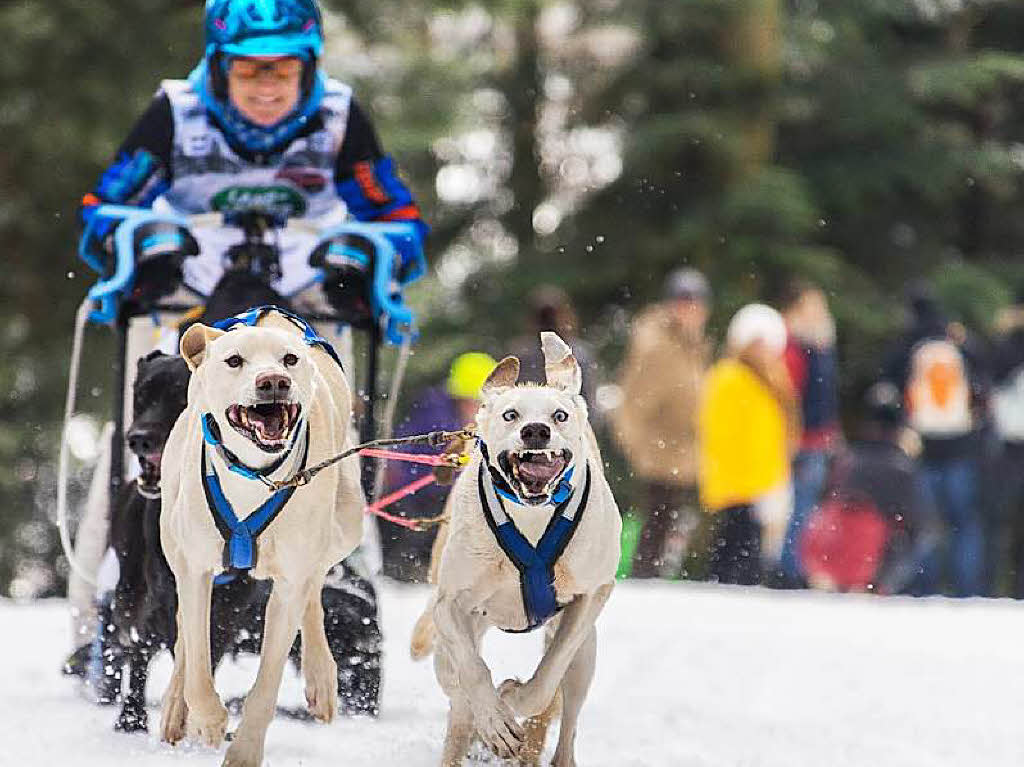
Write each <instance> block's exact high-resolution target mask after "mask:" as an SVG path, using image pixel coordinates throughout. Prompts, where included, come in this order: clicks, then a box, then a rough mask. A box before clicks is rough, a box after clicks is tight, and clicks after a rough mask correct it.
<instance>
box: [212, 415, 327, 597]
mask: <svg viewBox="0 0 1024 767" xmlns="http://www.w3.org/2000/svg"><path fill="white" fill-rule="evenodd" d="M208 421H212V418H210V417H209V415H207V416H206V417H204V419H203V435H204V439H203V449H202V455H201V458H200V461H201V466H200V471H201V472H202V478H203V492H204V493H205V494H206V505H207V506H208V507H209V509H210V513H211V514H212V515H213V521H214V523H215V524H216V525H217V530H219V531H220V534H221V536H222V537H223V538H224V559H223V564H224V567H225V568H226V569H227V570H228V571H229V572H230V573H238V572H240V571H246V570H251V569H252V568H254V567H255V566H256V555H257V547H256V541H257V538H259V536H260V534H261V533H262V532H263V531H264V530H266V529H267V527H269V526H270V523H271V522H273V521H274V520H275V519H276V518H277V515H278V514H280V513H281V510H282V509H283V508H284V507H285V505H286V504H287V503H288V501H289V500H291V497H292V495H293V494H294V493H295V489H296V488H295V487H294V486H293V487H286V488H284V489H282V490H278V491H276V492H275V493H273V494H272V495H271V496H270V498H268V499H267V500H266V501H264V502H263V503H261V504H260V506H259V507H258V508H257V509H256V510H255V511H253V512H252V513H251V514H249V515H248V516H246V517H245V518H244V519H239V518H238V515H237V514H236V513H235V509H234V507H233V506H232V505H231V502H230V501H229V500H228V499H227V497H226V496H225V495H224V489H223V488H222V487H221V483H220V477H218V476H217V469H216V468H215V467H214V465H213V459H212V458H211V456H210V452H209V450H208V449H207V447H208V446H209V445H213V446H214V448H215V449H218V450H219V451H223V452H221V455H224V453H227V454H228V455H233V454H232V453H230V451H227V450H226V449H225V448H224V446H223V445H222V444H220V442H219V440H218V441H217V442H212V443H211V442H210V441H209V438H208V436H207V435H208V434H209V432H208V431H207V426H206V424H207V423H208ZM298 442H301V443H302V444H301V447H298V445H297V444H296V443H298ZM296 447H298V449H295V448H296ZM288 454H293V462H294V464H295V466H293V473H294V472H299V471H302V470H303V469H304V468H305V467H306V459H307V458H308V456H309V427H308V426H304V427H301V433H300V435H299V437H298V438H297V439H296V440H295V443H293V444H292V447H291V448H289V450H288V453H286V455H285V456H284V458H287V456H288ZM235 461H236V462H237V458H236V459H235ZM283 463H284V460H283V459H279V460H277V461H275V462H274V467H276V468H280V467H281V466H282V465H283ZM239 467H240V468H241V469H242V470H239ZM228 468H229V470H230V471H233V472H235V473H238V474H241V475H242V476H243V477H246V478H248V479H255V478H257V477H258V476H262V477H265V476H266V475H268V474H270V473H272V471H273V469H270V468H268V469H262V470H260V471H256V470H253V469H249V468H248V467H243V466H242V465H241V464H239V463H236V464H235V465H232V464H231V463H230V462H229V463H228ZM218 577H219V576H218Z"/></svg>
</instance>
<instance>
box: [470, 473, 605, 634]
mask: <svg viewBox="0 0 1024 767" xmlns="http://www.w3.org/2000/svg"><path fill="white" fill-rule="evenodd" d="M563 485H564V486H565V488H566V490H565V491H564V493H562V498H561V499H556V498H555V497H554V495H553V496H552V503H557V504H558V507H557V508H556V509H555V511H554V513H553V514H552V515H551V520H550V521H549V522H548V526H547V528H546V529H545V530H544V534H543V535H541V537H540V540H538V541H537V545H536V547H534V546H532V545H530V542H529V541H528V540H527V539H526V536H524V535H523V534H522V533H521V532H520V530H519V528H518V527H516V524H515V522H513V521H512V517H510V516H509V515H508V514H507V513H506V512H505V505H504V500H502V499H503V498H508V497H509V496H508V495H506V493H502V492H500V491H499V489H498V486H497V485H496V484H495V482H494V478H493V476H492V472H491V471H490V466H489V465H488V462H487V460H486V457H485V459H484V460H483V461H481V462H480V471H479V475H478V477H477V489H478V491H479V493H480V505H481V506H482V507H483V510H484V518H485V519H486V520H487V526H488V527H490V528H491V532H492V533H493V534H494V538H495V540H497V542H498V545H499V546H500V547H501V549H502V551H504V552H505V556H507V557H508V558H509V560H510V561H511V562H512V564H514V565H515V566H516V569H517V570H518V571H519V585H520V588H521V590H522V593H523V610H524V612H525V613H526V623H527V626H526V628H525V629H504V630H505V631H507V632H509V633H512V634H521V633H525V632H527V631H533V630H534V629H535V628H537V627H538V626H541V625H543V624H544V623H545V622H546V621H547V620H548V619H549V618H550V617H551V616H552V615H554V614H555V613H557V612H558V611H559V610H561V609H562V608H563V607H564V606H565V605H561V604H559V603H558V598H557V595H556V594H555V563H556V562H557V561H558V559H559V558H560V557H561V556H562V552H564V551H565V547H566V546H568V545H569V541H570V540H572V536H573V534H574V533H575V532H576V528H577V527H578V526H579V523H580V519H581V518H582V517H583V510H584V509H585V508H586V505H587V499H588V497H589V496H590V466H589V464H588V465H587V467H586V479H585V480H584V482H583V484H582V486H580V487H577V488H575V490H573V489H572V486H571V485H569V484H568V481H567V480H566V479H563V481H562V482H560V483H559V488H560V489H561V488H562V487H563ZM556 492H557V491H556ZM510 500H512V501H513V502H515V503H519V500H518V499H517V498H516V497H515V496H514V495H512V497H511V498H510Z"/></svg>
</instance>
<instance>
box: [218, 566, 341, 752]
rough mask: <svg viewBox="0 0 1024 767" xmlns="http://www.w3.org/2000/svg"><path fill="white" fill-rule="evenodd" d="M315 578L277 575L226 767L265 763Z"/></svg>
mask: <svg viewBox="0 0 1024 767" xmlns="http://www.w3.org/2000/svg"><path fill="white" fill-rule="evenodd" d="M314 582H318V581H316V579H312V580H305V581H300V582H295V581H289V580H286V579H284V578H275V579H274V588H273V591H271V592H270V601H269V602H267V612H266V619H265V621H264V629H263V649H262V651H261V652H260V670H259V672H258V673H257V674H256V682H255V684H253V686H252V689H251V690H250V691H249V694H248V695H247V696H246V698H245V707H244V708H243V710H242V722H241V724H239V725H238V730H237V731H236V732H235V737H234V740H233V741H232V742H231V746H230V748H228V752H227V754H226V755H225V757H224V762H223V767H260V765H261V764H262V763H263V745H264V742H265V740H266V736H267V727H269V726H270V721H271V719H273V718H274V710H275V707H276V705H277V693H278V690H279V689H280V687H281V676H282V674H283V672H284V664H285V662H286V661H287V660H288V652H289V650H291V647H292V642H294V641H295V635H296V634H297V633H298V630H299V620H300V619H301V617H302V614H303V612H304V610H305V608H306V603H307V600H308V598H309V596H308V590H309V589H310V588H312V587H313V584H314ZM318 595H319V592H318ZM321 620H322V619H321ZM322 625H323V624H322V623H321V626H322Z"/></svg>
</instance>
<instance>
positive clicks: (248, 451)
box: [133, 310, 621, 767]
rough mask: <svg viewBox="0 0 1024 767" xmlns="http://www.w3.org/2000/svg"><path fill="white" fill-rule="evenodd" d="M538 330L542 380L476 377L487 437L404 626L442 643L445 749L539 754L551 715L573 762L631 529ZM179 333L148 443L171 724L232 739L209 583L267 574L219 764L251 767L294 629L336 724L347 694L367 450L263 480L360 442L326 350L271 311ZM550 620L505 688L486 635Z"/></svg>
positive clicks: (201, 737) (507, 371) (175, 730)
mask: <svg viewBox="0 0 1024 767" xmlns="http://www.w3.org/2000/svg"><path fill="white" fill-rule="evenodd" d="M541 344H542V348H543V353H544V359H545V371H546V383H545V384H544V385H535V384H519V383H517V380H518V375H519V362H518V360H517V359H516V358H514V357H507V358H505V359H504V360H502V362H501V363H499V365H498V366H497V368H495V370H494V372H493V373H491V375H490V377H489V378H488V379H487V381H486V383H485V384H484V388H483V393H482V402H481V406H480V410H479V413H478V415H477V419H476V430H477V444H476V446H475V447H474V448H473V450H472V453H471V457H470V461H469V463H468V465H467V466H466V467H465V469H464V470H463V471H462V472H461V473H460V475H459V476H458V479H457V480H456V482H455V485H454V486H453V488H452V491H451V493H450V495H449V498H448V502H447V505H446V511H447V516H448V523H447V525H446V526H445V528H444V529H443V530H442V532H441V534H440V535H439V538H438V542H437V544H436V545H435V548H434V562H433V564H432V570H433V571H434V572H435V574H436V577H435V578H434V580H435V581H436V590H435V593H434V594H433V595H432V596H431V598H430V601H429V604H428V605H427V608H426V610H425V611H424V614H423V616H422V617H421V618H420V620H419V622H418V623H417V628H416V635H415V637H414V640H413V643H414V652H415V653H417V654H418V655H420V656H423V655H425V654H427V653H429V652H430V651H431V649H432V650H433V654H434V664H435V671H436V675H437V679H438V682H439V683H440V685H441V687H442V689H443V690H444V692H445V694H446V695H447V696H448V698H449V701H450V709H449V714H448V723H447V732H446V734H445V738H444V746H443V753H442V764H443V765H459V764H461V763H462V760H463V758H464V757H465V756H466V755H467V753H468V752H469V749H470V747H471V745H472V743H473V742H474V740H479V741H480V742H482V744H483V745H484V746H485V747H487V748H489V749H490V750H491V751H493V752H494V753H495V754H496V755H498V756H499V757H501V758H504V759H516V760H518V762H519V763H521V764H537V763H538V761H539V758H540V755H541V752H542V750H543V747H544V738H545V735H546V730H547V726H548V724H549V723H550V721H551V720H552V719H555V718H560V720H561V725H560V730H559V735H558V741H557V746H556V750H555V755H554V760H553V764H554V765H557V766H558V767H567V766H569V765H574V764H575V760H574V753H573V749H574V739H575V734H576V723H577V719H578V716H579V713H580V709H581V708H582V705H583V701H584V699H585V697H586V694H587V690H588V688H589V686H590V681H591V678H592V676H593V672H594V663H595V657H596V632H595V621H596V619H597V616H598V615H599V614H600V612H601V610H602V608H603V607H604V604H605V602H606V601H607V599H608V596H609V594H610V593H611V589H612V586H613V583H614V574H615V570H616V566H617V564H618V557H619V537H620V532H621V527H620V519H619V512H618V509H617V507H616V504H615V500H614V498H613V497H612V493H611V490H610V488H609V486H608V483H607V481H606V480H605V477H604V473H603V467H604V465H603V462H602V459H601V455H600V452H599V449H598V446H597V442H596V440H595V438H594V434H593V431H592V430H591V427H590V425H589V422H588V418H587V407H586V404H585V402H584V400H583V398H582V397H581V396H580V389H581V373H580V368H579V365H578V364H577V361H576V359H575V358H574V357H573V355H572V352H571V350H570V349H569V347H568V346H567V345H566V344H565V343H564V342H563V341H562V339H560V338H559V337H558V336H557V335H556V334H554V333H542V334H541ZM180 350H181V356H182V358H183V359H184V361H185V363H186V364H187V366H188V368H189V370H190V371H191V377H190V379H189V382H188V403H187V406H186V407H185V410H184V412H183V413H182V414H181V416H180V417H178V418H177V420H176V421H175V422H174V426H173V428H172V429H171V432H170V434H169V436H167V439H166V444H165V446H164V449H163V450H162V457H159V456H158V457H157V460H158V462H159V471H158V476H159V484H160V496H161V501H160V503H161V510H160V514H159V538H160V546H161V547H162V551H163V554H164V556H165V557H166V562H167V564H168V565H169V567H170V570H171V571H172V572H173V575H174V582H175V588H176V592H177V614H176V634H175V636H176V639H175V640H174V671H173V674H172V676H171V680H170V682H169V684H168V688H167V691H166V693H165V695H164V698H163V710H162V715H161V724H160V732H161V737H162V739H163V740H165V741H167V742H170V743H177V742H178V741H180V740H182V739H184V738H189V739H191V740H195V741H198V742H200V743H202V744H205V745H207V746H211V747H219V746H220V744H221V743H222V742H223V740H224V739H225V733H226V727H227V720H228V712H227V710H226V708H225V706H224V704H223V703H222V702H221V699H220V698H219V696H218V694H217V691H216V689H215V687H214V681H213V674H212V669H213V666H214V663H215V661H216V658H215V657H214V654H215V653H216V652H217V648H214V649H213V650H211V630H212V629H213V628H214V627H213V626H211V596H212V594H213V593H214V591H213V589H214V581H215V578H216V579H218V583H220V582H221V580H223V579H225V577H226V576H234V577H244V578H254V579H257V580H263V579H272V582H273V588H272V590H271V593H270V596H269V599H268V601H267V604H266V615H265V622H264V626H263V632H262V648H261V657H260V663H259V671H258V674H257V677H256V681H255V683H254V684H253V687H252V689H251V690H250V692H249V694H248V696H247V697H246V700H245V704H244V707H243V711H242V718H241V722H240V724H239V725H238V728H237V730H236V731H235V733H234V736H233V738H232V739H231V743H230V745H229V747H228V749H227V752H226V755H225V757H224V761H223V764H224V765H230V766H231V767H242V766H245V767H259V765H261V764H262V761H263V749H264V742H265V738H266V732H267V728H268V726H269V724H270V721H271V719H272V718H273V716H274V713H275V707H276V701H277V695H278V690H279V687H280V683H281V678H282V674H283V670H284V665H285V663H286V661H287V659H288V656H289V653H290V652H291V651H292V648H293V644H294V642H295V638H296V635H297V634H299V635H300V636H301V649H300V650H299V652H300V654H301V670H302V674H303V677H304V682H305V696H306V702H307V705H308V709H309V712H310V714H311V715H312V716H313V717H314V718H316V719H318V720H320V721H323V722H329V721H331V720H332V718H333V717H334V715H335V713H336V711H337V690H338V670H337V665H336V661H335V658H334V656H333V655H332V652H331V647H330V645H329V644H328V637H327V634H326V632H325V629H324V608H323V604H322V601H321V590H322V588H323V586H324V581H325V578H326V576H327V573H328V570H330V569H331V567H332V566H333V565H334V564H335V563H337V562H339V561H340V560H342V559H344V558H345V557H346V556H347V555H348V554H349V553H351V552H352V550H353V549H354V548H355V547H356V546H357V545H358V544H359V543H360V541H361V538H362V524H363V518H362V517H363V508H364V499H363V495H362V491H361V488H360V484H359V471H358V465H357V462H356V461H354V460H344V461H341V462H339V463H335V464H333V465H332V466H331V467H330V468H327V469H325V470H324V471H322V472H321V473H319V474H318V475H317V476H316V477H315V478H313V479H312V480H311V481H310V482H309V483H308V484H306V485H303V486H300V487H297V488H296V487H289V488H284V489H274V488H273V487H272V485H273V483H275V482H280V481H282V480H286V479H288V478H290V477H293V476H294V475H295V474H297V473H298V472H300V471H302V470H303V469H304V468H306V467H307V466H313V465H315V464H317V463H319V462H321V461H324V460H325V459H328V458H330V457H332V456H335V455H337V454H339V453H341V452H343V451H345V450H347V449H349V448H351V447H352V446H353V445H352V444H350V433H351V430H350V429H349V428H348V425H349V423H350V421H351V419H352V395H351V392H350V390H349V386H348V384H347V381H346V378H345V375H344V373H343V372H342V370H341V367H340V365H339V364H338V363H337V360H336V356H335V355H334V354H333V350H331V349H330V347H329V346H327V345H326V344H325V343H323V341H322V339H320V338H318V337H317V336H316V335H315V334H314V333H311V332H310V330H309V328H308V326H305V325H304V324H303V323H302V322H301V321H300V320H298V319H297V318H295V317H292V316H289V315H287V314H285V313H282V312H278V311H275V310H268V311H263V312H258V313H255V314H251V315H250V317H249V321H248V322H240V323H237V324H235V325H233V326H230V327H228V328H227V329H220V328H213V327H207V326H205V325H201V324H197V325H193V326H192V327H191V328H189V330H188V331H187V332H186V333H185V334H184V336H183V337H182V339H181V344H180ZM144 468H145V466H144ZM541 626H543V627H544V630H545V644H544V648H545V649H544V652H543V656H542V658H541V659H540V662H539V664H538V666H537V668H536V671H535V672H534V673H533V675H532V677H531V678H530V679H528V680H526V681H519V680H511V679H510V680H505V681H504V682H502V683H501V684H500V685H498V687H497V688H495V686H494V684H493V682H492V678H491V672H490V669H489V668H488V667H487V665H486V663H485V662H484V660H483V658H482V657H481V652H480V646H481V640H482V637H483V635H484V633H485V632H486V631H487V629H489V628H491V627H496V628H498V629H501V630H503V631H508V632H524V631H530V630H532V629H535V628H539V627H541ZM133 677H134V671H133Z"/></svg>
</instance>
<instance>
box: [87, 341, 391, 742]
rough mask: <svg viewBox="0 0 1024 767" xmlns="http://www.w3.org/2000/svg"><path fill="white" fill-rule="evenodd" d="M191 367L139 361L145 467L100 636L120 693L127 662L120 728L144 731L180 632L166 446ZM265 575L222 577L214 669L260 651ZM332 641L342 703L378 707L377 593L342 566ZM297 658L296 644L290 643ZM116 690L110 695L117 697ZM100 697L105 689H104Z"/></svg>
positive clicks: (138, 428)
mask: <svg viewBox="0 0 1024 767" xmlns="http://www.w3.org/2000/svg"><path fill="white" fill-rule="evenodd" d="M188 378H189V373H188V369H187V367H186V366H185V364H184V362H183V361H182V360H181V359H180V358H178V357H172V356H168V355H164V354H161V353H159V352H153V353H151V354H150V355H148V356H147V357H145V358H143V359H141V360H139V365H138V376H137V378H136V383H135V393H134V402H133V411H134V412H133V422H132V425H131V427H130V428H129V429H128V431H127V434H126V438H127V441H128V445H129V448H130V449H131V450H132V451H133V452H134V453H135V454H136V455H137V456H138V458H139V463H140V465H141V467H142V473H141V475H140V476H139V478H138V479H137V480H136V481H134V482H132V483H129V484H128V485H126V486H125V487H124V488H123V490H122V492H121V495H120V497H119V498H118V503H117V509H116V511H115V514H114V519H113V520H112V525H111V545H112V547H113V548H114V551H115V553H116V555H117V559H118V564H119V566H120V573H119V578H118V583H117V588H116V590H115V593H114V598H113V601H112V603H111V605H110V608H109V616H110V619H109V621H107V620H105V619H104V625H107V623H109V629H108V630H107V631H105V632H104V633H103V635H102V640H103V641H102V646H103V649H102V656H103V665H104V667H105V669H107V670H108V675H109V678H108V680H107V681H109V682H110V684H109V685H108V686H109V687H110V688H111V689H112V690H114V691H120V687H121V673H122V668H123V666H124V665H127V666H128V667H129V689H128V694H127V695H125V696H124V698H123V705H122V710H121V713H120V716H119V717H118V720H117V723H116V725H115V728H116V729H118V730H122V731H128V732H133V731H139V730H145V729H147V725H148V722H147V718H148V717H147V712H146V707H145V689H146V681H147V678H148V669H149V662H150V660H151V658H152V657H153V656H154V655H155V654H156V653H158V652H159V651H160V650H161V649H164V648H167V649H173V647H174V641H175V637H176V633H177V627H176V621H175V612H176V609H177V597H176V593H175V583H174V576H173V574H172V573H171V570H170V568H169V567H168V565H167V561H166V559H165V558H164V555H163V551H162V549H161V546H160V499H159V498H160V496H159V492H160V490H159V479H160V476H159V471H160V453H161V451H162V449H163V445H164V443H165V441H166V439H167V436H168V434H169V433H170V430H171V427H172V426H173V424H174V421H175V420H176V419H177V417H178V416H179V415H180V414H181V412H182V411H183V410H184V408H185V404H186V394H187V388H188ZM270 589H271V585H270V582H268V581H256V580H253V579H251V578H248V577H245V576H241V577H236V578H234V579H233V580H231V581H229V582H226V583H223V584H218V585H216V586H215V587H214V589H213V601H212V605H211V649H212V659H213V663H214V666H215V667H216V665H217V663H218V662H219V660H220V659H221V658H222V657H223V656H224V655H225V654H226V653H232V654H237V653H238V652H243V651H248V652H256V653H258V652H259V650H260V644H261V640H262V625H263V613H264V610H265V608H266V602H267V599H268V598H269V595H270ZM323 604H324V612H325V625H326V630H327V638H328V643H329V645H330V647H331V651H332V654H333V655H334V658H335V660H336V662H337V664H338V691H339V697H340V698H341V709H342V711H343V712H347V713H359V714H370V715H374V716H375V715H376V714H377V710H378V698H379V692H380V646H381V637H380V631H379V628H378V626H377V623H376V615H377V604H376V595H375V593H374V591H373V587H372V585H371V584H370V583H369V581H367V580H365V579H363V578H360V577H359V576H357V575H355V574H354V573H352V572H351V571H350V570H349V569H347V568H345V567H344V566H343V565H338V566H336V567H335V568H334V570H332V572H331V573H330V574H329V576H328V580H327V582H326V585H325V587H324V590H323ZM292 658H293V661H294V662H295V663H296V664H297V663H298V659H299V647H298V642H297V643H296V646H295V647H293V650H292ZM115 695H116V692H115V693H114V694H113V695H110V696H109V697H110V702H113V699H114V697H115ZM101 697H102V696H101Z"/></svg>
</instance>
